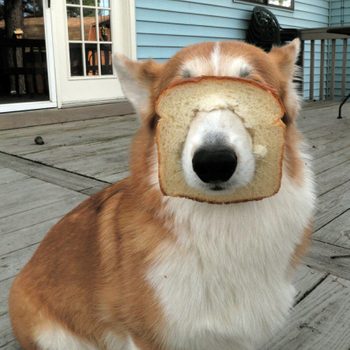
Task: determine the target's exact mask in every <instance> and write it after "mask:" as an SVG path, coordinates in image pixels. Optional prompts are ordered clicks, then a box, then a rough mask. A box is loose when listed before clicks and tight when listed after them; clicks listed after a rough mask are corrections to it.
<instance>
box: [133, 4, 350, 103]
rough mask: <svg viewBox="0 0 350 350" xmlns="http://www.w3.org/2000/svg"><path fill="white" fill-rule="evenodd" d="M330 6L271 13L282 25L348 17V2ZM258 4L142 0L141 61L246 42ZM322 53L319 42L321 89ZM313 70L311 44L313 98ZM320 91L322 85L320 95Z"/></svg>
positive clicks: (306, 6)
mask: <svg viewBox="0 0 350 350" xmlns="http://www.w3.org/2000/svg"><path fill="white" fill-rule="evenodd" d="M316 2H317V5H316ZM345 2H346V3H349V5H347V8H346V9H345V18H346V20H347V21H348V22H349V20H350V1H349V0H345ZM330 3H331V1H330V0H317V1H309V0H295V9H294V11H290V10H285V9H276V8H273V7H269V9H270V10H271V11H272V12H273V13H274V14H275V15H276V16H277V18H278V20H279V22H280V24H281V26H282V27H289V28H315V27H326V26H328V24H329V21H330V19H331V20H332V21H334V23H335V21H337V20H341V18H343V17H341V14H342V12H341V10H340V5H341V3H342V1H341V0H339V1H337V0H333V2H332V6H333V7H332V8H330ZM338 3H339V4H338ZM337 5H339V6H337ZM254 6H255V5H254V4H250V3H244V2H243V1H234V2H233V1H232V0H136V32H137V55H138V58H139V59H147V58H154V59H157V60H159V61H164V60H166V59H168V58H169V57H171V56H172V55H173V54H174V53H176V52H177V51H178V50H179V49H181V48H182V47H184V46H187V45H190V44H193V43H197V42H201V41H221V40H244V38H245V34H246V29H247V27H248V24H249V20H250V17H251V13H252V9H253V8H254ZM349 50H350V45H349ZM319 52H320V47H319V44H316V57H315V59H316V60H315V66H316V71H315V79H316V86H317V85H318V84H317V83H318V82H319V78H320V77H319V76H320V74H319V72H320V69H319V66H320V60H319ZM337 57H338V55H337ZM349 57H350V55H349ZM338 59H339V57H338ZM340 59H341V57H340ZM309 66H310V45H309V43H306V46H305V69H304V80H305V84H304V96H308V95H309V80H310V69H309ZM338 78H339V77H337V80H339V79H338ZM349 80H350V79H349ZM318 93H319V92H318V89H317V87H316V88H315V96H316V97H317V96H318Z"/></svg>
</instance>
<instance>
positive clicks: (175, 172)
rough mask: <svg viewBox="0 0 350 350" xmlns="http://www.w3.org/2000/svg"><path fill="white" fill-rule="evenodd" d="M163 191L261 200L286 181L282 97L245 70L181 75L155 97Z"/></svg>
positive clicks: (221, 199)
mask: <svg viewBox="0 0 350 350" xmlns="http://www.w3.org/2000/svg"><path fill="white" fill-rule="evenodd" d="M156 113H157V114H158V115H159V116H160V120H159V123H158V127H157V147H158V160H159V180H160V186H161V189H162V191H163V193H164V194H166V195H168V196H176V197H185V198H190V199H194V200H198V201H205V202H212V203H236V202H243V201H250V200H259V199H263V198H266V197H270V196H272V195H274V194H275V193H277V192H278V190H279V188H280V184H281V175H282V157H283V150H284V131H285V130H284V129H285V125H284V124H283V122H282V121H281V118H282V117H283V115H284V108H283V106H282V103H281V102H280V100H279V99H278V97H277V96H276V95H275V93H274V92H273V91H271V90H270V89H268V88H266V87H265V86H264V85H261V84H259V83H257V82H253V81H251V80H247V79H244V78H232V77H200V78H192V79H188V80H187V81H181V82H179V83H176V84H175V85H173V86H170V87H168V88H167V89H166V90H165V91H163V92H162V93H161V95H160V96H159V98H158V100H157V103H156Z"/></svg>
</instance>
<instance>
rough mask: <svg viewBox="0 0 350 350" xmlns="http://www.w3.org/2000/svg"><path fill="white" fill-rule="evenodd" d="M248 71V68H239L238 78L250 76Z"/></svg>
mask: <svg viewBox="0 0 350 350" xmlns="http://www.w3.org/2000/svg"><path fill="white" fill-rule="evenodd" d="M250 73H251V72H250V69H249V68H248V67H243V68H241V70H240V72H239V76H240V77H241V78H246V77H247V76H249V75H250Z"/></svg>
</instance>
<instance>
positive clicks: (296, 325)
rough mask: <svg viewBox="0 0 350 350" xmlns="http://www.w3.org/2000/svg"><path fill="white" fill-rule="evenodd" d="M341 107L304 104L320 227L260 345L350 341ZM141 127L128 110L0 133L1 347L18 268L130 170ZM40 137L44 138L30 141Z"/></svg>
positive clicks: (348, 208)
mask: <svg viewBox="0 0 350 350" xmlns="http://www.w3.org/2000/svg"><path fill="white" fill-rule="evenodd" d="M94 108H95V112H96V107H94ZM101 108H102V107H101ZM336 109H337V106H323V107H322V108H314V107H312V108H310V107H308V108H306V109H305V110H304V111H303V113H302V116H301V117H300V119H299V126H300V128H301V129H302V130H303V131H304V134H305V136H306V138H307V139H308V141H309V144H310V152H311V154H312V155H313V157H314V169H315V172H316V179H317V183H318V212H317V216H316V225H315V226H316V227H315V233H314V235H313V244H312V247H311V250H310V252H309V254H308V256H307V257H306V258H305V259H304V264H303V265H302V266H300V268H299V269H298V273H297V276H296V278H295V284H296V287H297V290H298V295H297V297H296V301H295V307H294V309H293V310H292V313H291V316H290V318H289V320H288V323H287V325H286V327H285V328H284V329H283V330H281V331H280V332H279V334H278V335H277V336H276V337H275V338H274V339H273V340H272V342H271V343H270V344H269V345H267V346H266V347H264V350H349V349H350V258H349V255H350V104H349V105H347V106H346V107H345V108H344V115H346V116H347V118H346V119H342V120H337V119H336V115H337V110H336ZM76 112H77V111H76V109H75V113H76ZM66 113H70V111H69V110H66ZM96 113H97V112H96ZM67 119H68V118H67ZM136 127H137V121H136V118H135V116H133V115H125V116H108V117H105V118H100V117H99V118H97V119H91V120H85V121H84V120H83V121H74V122H68V123H61V124H52V125H42V126H35V127H26V128H21V129H13V130H5V131H0V185H1V186H0V349H1V350H5V349H6V350H10V349H19V347H18V345H17V343H16V341H15V340H14V337H13V334H12V332H11V328H10V324H9V319H8V312H7V296H8V290H9V287H10V285H11V283H12V281H13V279H14V276H15V275H16V274H17V273H18V271H19V270H20V269H21V268H22V267H23V265H24V264H25V263H26V262H27V261H28V259H29V258H30V256H31V255H32V254H33V252H34V250H35V249H36V247H37V245H38V243H39V242H40V240H41V239H42V237H43V236H44V235H45V233H46V232H47V231H48V229H49V228H50V227H51V226H52V225H53V224H54V223H55V222H57V221H58V220H59V219H60V218H61V217H62V216H63V215H64V214H65V213H66V212H68V211H69V210H70V209H72V208H73V207H74V206H76V205H77V204H78V203H79V202H81V201H82V200H83V199H85V198H86V197H87V196H88V195H90V194H92V193H94V192H96V191H98V190H99V189H101V188H103V187H105V186H107V185H108V183H110V182H114V181H118V180H119V179H121V178H123V177H125V176H126V175H127V174H128V170H127V160H128V146H129V143H130V138H131V135H132V134H133V133H134V132H135V129H136ZM39 135H40V136H42V138H43V139H44V142H45V144H44V145H41V146H39V145H36V144H35V143H34V138H35V137H36V136H39ZM344 256H346V257H344ZM67 350H68V349H67Z"/></svg>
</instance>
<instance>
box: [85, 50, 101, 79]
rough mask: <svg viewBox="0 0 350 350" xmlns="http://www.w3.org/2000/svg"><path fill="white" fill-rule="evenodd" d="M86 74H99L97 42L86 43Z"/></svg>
mask: <svg viewBox="0 0 350 350" xmlns="http://www.w3.org/2000/svg"><path fill="white" fill-rule="evenodd" d="M85 62H86V75H89V76H90V75H98V74H99V72H98V53H97V45H96V44H85Z"/></svg>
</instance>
